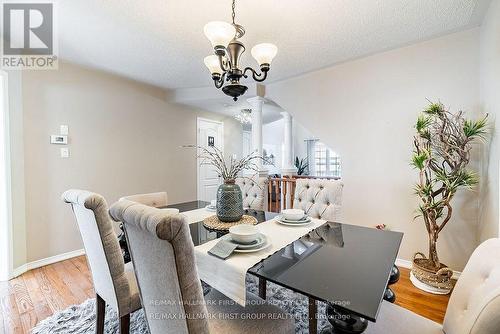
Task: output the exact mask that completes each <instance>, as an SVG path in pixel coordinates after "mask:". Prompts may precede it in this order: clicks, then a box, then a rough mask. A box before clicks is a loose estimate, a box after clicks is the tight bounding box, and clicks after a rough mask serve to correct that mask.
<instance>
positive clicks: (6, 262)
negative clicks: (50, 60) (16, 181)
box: [0, 70, 14, 281]
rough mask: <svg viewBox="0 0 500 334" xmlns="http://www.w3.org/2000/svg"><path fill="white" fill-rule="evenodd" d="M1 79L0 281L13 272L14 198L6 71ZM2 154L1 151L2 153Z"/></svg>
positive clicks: (1, 74)
mask: <svg viewBox="0 0 500 334" xmlns="http://www.w3.org/2000/svg"><path fill="white" fill-rule="evenodd" d="M0 80H1V81H2V85H1V88H2V92H1V94H2V97H1V102H2V106H0V112H1V113H2V115H1V117H0V119H2V120H3V122H1V123H3V124H0V126H2V127H3V131H0V133H2V136H3V138H2V140H0V143H1V144H2V146H3V147H2V149H1V151H3V159H0V160H2V161H0V163H1V164H3V166H1V168H0V170H1V171H2V173H1V174H2V175H0V177H2V178H3V179H4V180H5V184H4V185H3V186H1V187H0V191H1V192H2V194H0V200H1V201H2V203H0V212H1V215H2V216H1V217H0V234H1V235H0V252H1V253H2V255H1V256H2V257H3V258H2V259H0V264H1V265H2V267H1V268H0V281H2V280H6V279H8V278H9V277H10V275H11V274H12V272H13V256H14V252H13V247H14V246H13V242H12V240H13V235H12V198H11V169H10V167H11V163H10V121H9V90H8V89H9V77H8V73H7V72H5V71H3V70H2V71H0ZM0 154H1V153H0Z"/></svg>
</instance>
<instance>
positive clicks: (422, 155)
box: [411, 103, 487, 270]
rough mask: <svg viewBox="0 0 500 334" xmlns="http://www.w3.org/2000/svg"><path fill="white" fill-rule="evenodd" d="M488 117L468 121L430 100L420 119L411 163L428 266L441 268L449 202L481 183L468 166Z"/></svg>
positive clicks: (434, 268)
mask: <svg viewBox="0 0 500 334" xmlns="http://www.w3.org/2000/svg"><path fill="white" fill-rule="evenodd" d="M486 119H487V116H486V117H484V118H483V119H480V120H476V121H472V120H468V119H466V118H465V117H464V115H463V112H461V111H459V112H458V113H455V114H454V113H451V112H450V111H448V110H446V109H445V107H444V106H443V104H441V103H431V104H430V105H429V106H428V107H427V109H425V110H424V111H423V112H422V114H421V115H420V116H419V117H418V119H417V123H416V125H415V129H416V131H417V134H416V135H415V136H414V141H413V144H414V152H413V157H412V161H411V164H412V166H413V167H415V168H416V169H417V170H418V172H419V180H418V183H417V184H416V186H415V193H416V194H417V195H418V196H419V197H420V199H421V203H420V205H419V208H418V211H419V214H418V215H417V217H422V218H423V221H424V224H425V228H426V230H427V233H428V234H429V258H428V260H429V261H428V264H427V266H428V268H429V269H432V270H438V269H439V268H440V267H441V264H440V262H439V257H438V254H437V249H436V243H437V240H438V235H439V233H440V232H441V231H442V230H443V228H444V227H445V226H446V224H447V223H448V222H449V221H450V219H451V215H452V212H453V209H452V207H451V205H450V201H451V200H452V198H453V196H454V195H455V193H456V192H457V190H458V189H460V188H468V189H471V188H473V187H474V186H475V185H476V184H477V183H478V177H477V175H476V174H475V173H474V172H473V171H470V170H468V169H467V165H468V164H469V161H470V152H471V149H472V146H473V145H472V143H473V142H474V141H475V140H476V139H484V138H485V135H486V126H487V121H486ZM417 217H415V218H417Z"/></svg>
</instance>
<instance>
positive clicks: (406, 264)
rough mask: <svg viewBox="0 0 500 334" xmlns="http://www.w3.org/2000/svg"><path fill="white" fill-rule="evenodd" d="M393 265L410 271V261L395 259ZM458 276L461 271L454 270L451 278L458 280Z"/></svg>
mask: <svg viewBox="0 0 500 334" xmlns="http://www.w3.org/2000/svg"><path fill="white" fill-rule="evenodd" d="M395 264H396V266H398V267H403V268H406V269H411V261H408V260H403V259H396V263H395ZM460 274H462V272H461V271H455V270H453V276H452V277H451V278H453V279H458V278H459V277H460Z"/></svg>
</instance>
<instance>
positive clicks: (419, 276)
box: [410, 252, 453, 294]
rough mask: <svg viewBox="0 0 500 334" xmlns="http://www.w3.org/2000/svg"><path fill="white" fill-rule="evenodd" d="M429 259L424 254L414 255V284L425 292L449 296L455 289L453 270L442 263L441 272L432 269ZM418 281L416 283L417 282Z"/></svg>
mask: <svg viewBox="0 0 500 334" xmlns="http://www.w3.org/2000/svg"><path fill="white" fill-rule="evenodd" d="M431 268H432V265H431V262H430V260H429V259H427V258H426V257H425V255H424V254H422V253H420V252H419V253H415V255H413V263H412V268H411V276H412V277H410V278H411V280H412V283H413V284H414V285H415V286H416V287H417V288H420V289H422V290H424V291H427V292H430V293H435V294H448V293H450V291H451V290H452V289H453V280H452V279H451V278H452V276H453V270H451V269H450V268H448V267H447V266H446V265H444V264H442V263H441V267H440V268H439V270H437V271H436V270H434V269H431ZM415 280H416V281H415Z"/></svg>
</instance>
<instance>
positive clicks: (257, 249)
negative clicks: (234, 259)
mask: <svg viewBox="0 0 500 334" xmlns="http://www.w3.org/2000/svg"><path fill="white" fill-rule="evenodd" d="M269 246H271V240H269V238H266V242H265V243H264V244H263V245H262V246H260V247H259V248H250V249H238V248H236V249H235V250H234V252H235V253H254V252H258V251H261V250H263V249H266V248H267V247H269Z"/></svg>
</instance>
